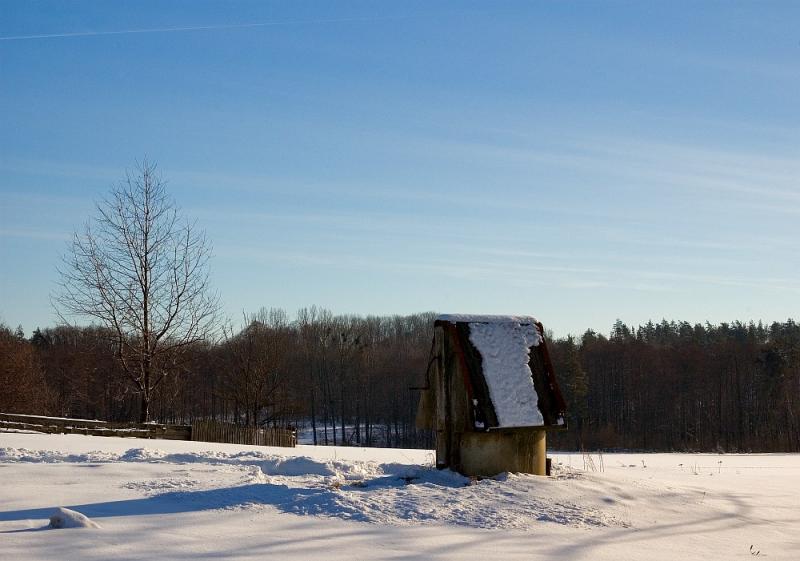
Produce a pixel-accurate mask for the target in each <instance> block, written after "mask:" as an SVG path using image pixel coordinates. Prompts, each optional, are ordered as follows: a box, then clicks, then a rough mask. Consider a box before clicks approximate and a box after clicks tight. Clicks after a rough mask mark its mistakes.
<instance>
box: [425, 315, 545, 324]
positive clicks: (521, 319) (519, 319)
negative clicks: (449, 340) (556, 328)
mask: <svg viewBox="0 0 800 561" xmlns="http://www.w3.org/2000/svg"><path fill="white" fill-rule="evenodd" d="M436 320H437V321H449V322H450V323H521V324H535V323H539V320H537V319H536V318H535V317H533V316H491V315H475V314H441V315H439V316H438V317H437V318H436Z"/></svg>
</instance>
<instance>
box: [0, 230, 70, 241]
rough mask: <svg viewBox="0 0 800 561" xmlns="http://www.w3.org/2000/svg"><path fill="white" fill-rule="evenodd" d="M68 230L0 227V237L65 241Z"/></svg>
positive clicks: (67, 236)
mask: <svg viewBox="0 0 800 561" xmlns="http://www.w3.org/2000/svg"><path fill="white" fill-rule="evenodd" d="M70 235H71V234H70V233H69V232H54V231H47V230H34V229H28V228H0V238H23V239H28V240H46V241H65V240H68V239H69V238H70Z"/></svg>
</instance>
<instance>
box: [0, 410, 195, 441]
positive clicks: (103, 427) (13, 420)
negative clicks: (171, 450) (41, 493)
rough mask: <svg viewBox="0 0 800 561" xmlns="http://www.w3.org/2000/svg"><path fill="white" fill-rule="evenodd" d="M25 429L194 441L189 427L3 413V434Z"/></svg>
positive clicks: (50, 432)
mask: <svg viewBox="0 0 800 561" xmlns="http://www.w3.org/2000/svg"><path fill="white" fill-rule="evenodd" d="M2 430H26V431H36V432H44V433H47V434H86V435H91V436H117V437H130V438H158V439H162V440H191V439H192V427H191V426H189V425H165V424H161V423H145V424H141V423H107V422H105V421H90V420H87V419H67V418H61V417H37V416H35V415H12V414H8V413H0V431H2Z"/></svg>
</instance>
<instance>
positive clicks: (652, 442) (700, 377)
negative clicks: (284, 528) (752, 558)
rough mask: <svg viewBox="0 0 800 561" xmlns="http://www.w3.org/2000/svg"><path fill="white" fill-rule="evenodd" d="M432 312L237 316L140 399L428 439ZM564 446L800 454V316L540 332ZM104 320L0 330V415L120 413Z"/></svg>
mask: <svg viewBox="0 0 800 561" xmlns="http://www.w3.org/2000/svg"><path fill="white" fill-rule="evenodd" d="M433 319H434V314H432V313H426V314H415V315H409V316H391V317H359V316H335V315H332V314H331V313H330V312H328V311H326V310H323V309H319V308H313V307H312V308H307V309H303V310H300V311H299V312H298V313H297V314H296V315H295V316H294V317H293V318H290V317H289V316H288V314H287V313H285V312H284V311H282V310H275V309H272V310H262V311H261V312H258V313H256V314H254V315H251V316H247V318H246V321H245V322H244V325H243V327H241V328H237V329H227V330H226V334H225V336H224V337H222V338H220V339H219V340H215V341H199V342H196V343H195V344H193V345H192V346H191V348H190V350H189V351H188V354H187V357H186V358H187V359H186V360H185V361H184V362H183V363H182V365H181V368H180V370H179V371H176V372H175V373H173V374H172V375H170V376H168V377H166V378H165V379H164V381H163V383H162V384H160V385H159V386H158V387H157V388H156V390H155V392H154V394H153V396H152V402H151V404H150V409H151V415H152V417H153V418H154V419H157V420H159V421H162V422H174V423H189V422H191V421H192V420H195V419H212V418H213V419H217V420H225V421H230V422H234V423H238V424H242V425H250V426H256V425H259V426H267V425H270V426H290V425H291V426H296V427H298V428H299V429H300V430H301V431H303V433H304V434H305V435H306V437H307V439H308V441H315V442H316V443H318V444H339V445H363V446H376V445H380V446H394V447H427V446H430V445H431V435H430V434H427V433H424V432H420V431H417V430H416V429H415V427H414V416H415V412H416V405H417V398H418V394H417V392H416V391H414V390H412V389H410V388H412V387H414V386H419V385H421V384H422V383H423V382H424V371H425V366H426V362H427V358H428V353H429V350H430V337H431V330H432V325H433ZM549 345H550V348H551V354H552V358H553V361H554V365H555V368H556V372H557V375H558V379H559V382H560V384H561V387H562V391H563V393H564V395H565V398H566V400H567V405H568V414H569V430H567V431H565V432H563V433H554V434H551V443H552V444H553V445H554V446H557V447H560V448H565V449H580V448H585V449H597V448H604V449H641V450H714V451H717V450H719V451H800V420H799V419H798V414H799V413H800V325H798V324H796V323H795V322H793V321H791V320H789V321H787V322H785V323H773V324H771V325H769V326H764V325H761V324H753V323H748V324H744V323H738V322H737V323H732V324H720V325H709V324H706V325H700V324H694V325H691V324H688V323H683V322H679V323H676V322H666V321H663V322H661V323H658V324H653V323H648V324H646V325H642V326H638V327H635V328H633V327H629V326H626V325H625V324H623V323H621V322H617V323H616V324H615V325H614V326H613V328H612V330H611V332H610V333H609V334H608V335H607V336H606V335H601V334H598V333H596V332H594V331H591V330H589V331H587V332H586V333H585V334H584V335H583V336H582V337H581V338H574V337H567V338H563V339H555V340H553V339H551V340H550V341H549ZM115 351H116V343H115V333H113V331H110V330H108V329H106V328H99V327H65V326H61V327H54V328H46V329H36V330H35V332H34V333H33V335H32V336H31V337H29V338H26V337H25V336H24V334H23V333H22V330H21V329H17V331H16V333H15V332H12V331H11V330H10V329H8V328H6V327H3V328H2V329H0V411H4V412H18V413H35V414H51V415H58V416H69V417H82V418H94V419H102V420H115V421H129V420H136V419H138V418H139V417H140V410H139V408H140V407H141V400H140V399H139V396H138V395H137V394H136V392H135V391H134V390H133V389H132V387H131V386H130V384H128V383H126V380H125V376H124V373H123V372H120V368H121V367H120V365H119V361H117V360H115Z"/></svg>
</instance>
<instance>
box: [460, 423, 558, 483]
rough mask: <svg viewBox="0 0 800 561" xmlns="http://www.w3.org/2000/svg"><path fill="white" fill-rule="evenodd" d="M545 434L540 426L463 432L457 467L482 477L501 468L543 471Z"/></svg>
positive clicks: (545, 450)
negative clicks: (535, 427)
mask: <svg viewBox="0 0 800 561" xmlns="http://www.w3.org/2000/svg"><path fill="white" fill-rule="evenodd" d="M546 434H547V433H546V432H545V431H543V430H539V429H526V430H522V429H515V430H508V431H504V430H494V431H490V432H467V433H462V434H461V439H460V452H461V454H460V455H461V466H460V467H461V469H459V471H460V472H461V473H463V474H464V475H467V476H483V477H491V476H493V475H497V474H498V473H502V472H504V471H510V472H515V473H532V474H534V475H546V474H547V444H546V443H547V437H546Z"/></svg>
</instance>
